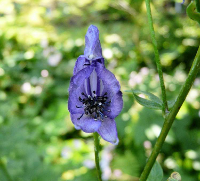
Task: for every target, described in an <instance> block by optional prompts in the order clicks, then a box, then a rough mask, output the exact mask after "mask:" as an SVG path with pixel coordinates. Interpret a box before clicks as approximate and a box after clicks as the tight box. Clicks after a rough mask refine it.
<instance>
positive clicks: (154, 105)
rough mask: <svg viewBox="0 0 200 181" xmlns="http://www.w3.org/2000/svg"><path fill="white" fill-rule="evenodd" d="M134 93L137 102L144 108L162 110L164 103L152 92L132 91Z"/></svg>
mask: <svg viewBox="0 0 200 181" xmlns="http://www.w3.org/2000/svg"><path fill="white" fill-rule="evenodd" d="M132 92H133V95H134V97H135V100H136V101H137V102H138V103H139V104H141V105H142V106H145V107H147V108H150V109H159V110H162V101H161V100H160V99H159V98H158V97H157V96H155V95H153V94H152V93H150V92H145V91H140V90H132ZM138 94H144V95H145V96H147V97H148V98H149V100H148V99H144V98H142V97H140V96H138Z"/></svg>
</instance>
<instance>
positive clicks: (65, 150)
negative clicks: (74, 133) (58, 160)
mask: <svg viewBox="0 0 200 181" xmlns="http://www.w3.org/2000/svg"><path fill="white" fill-rule="evenodd" d="M71 155H72V150H71V148H70V147H67V146H66V147H64V148H63V149H62V152H61V156H62V157H63V158H70V157H71Z"/></svg>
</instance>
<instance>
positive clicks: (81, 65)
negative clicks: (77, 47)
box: [73, 55, 85, 75]
mask: <svg viewBox="0 0 200 181" xmlns="http://www.w3.org/2000/svg"><path fill="white" fill-rule="evenodd" d="M84 64H85V56H84V55H81V56H79V57H78V59H77V60H76V63H75V67H74V72H73V75H75V74H76V73H77V72H79V71H80V70H82V69H83V68H84Z"/></svg>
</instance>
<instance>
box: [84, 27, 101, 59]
mask: <svg viewBox="0 0 200 181" xmlns="http://www.w3.org/2000/svg"><path fill="white" fill-rule="evenodd" d="M84 55H85V57H86V58H88V59H89V60H92V59H97V58H102V49H101V44H100V41H99V30H98V28H97V27H96V26H94V25H90V26H89V28H88V31H87V33H86V35H85V50H84Z"/></svg>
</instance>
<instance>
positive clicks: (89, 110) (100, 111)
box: [76, 91, 111, 121]
mask: <svg viewBox="0 0 200 181" xmlns="http://www.w3.org/2000/svg"><path fill="white" fill-rule="evenodd" d="M93 93H94V96H93V97H92V96H90V95H88V96H87V95H85V94H84V93H83V92H82V93H81V94H82V95H83V96H84V98H81V97H79V101H80V102H82V104H83V106H81V107H79V106H76V107H77V108H84V114H86V115H88V114H90V115H91V116H92V117H93V118H94V120H97V119H100V120H102V121H103V118H104V117H107V116H106V115H104V112H105V111H108V112H109V111H110V110H106V108H107V107H108V106H109V105H110V103H111V101H108V97H107V92H106V93H105V94H104V95H103V96H96V92H95V91H93ZM84 114H82V115H81V116H80V117H79V118H78V120H79V119H81V117H82V116H83V115H84Z"/></svg>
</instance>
